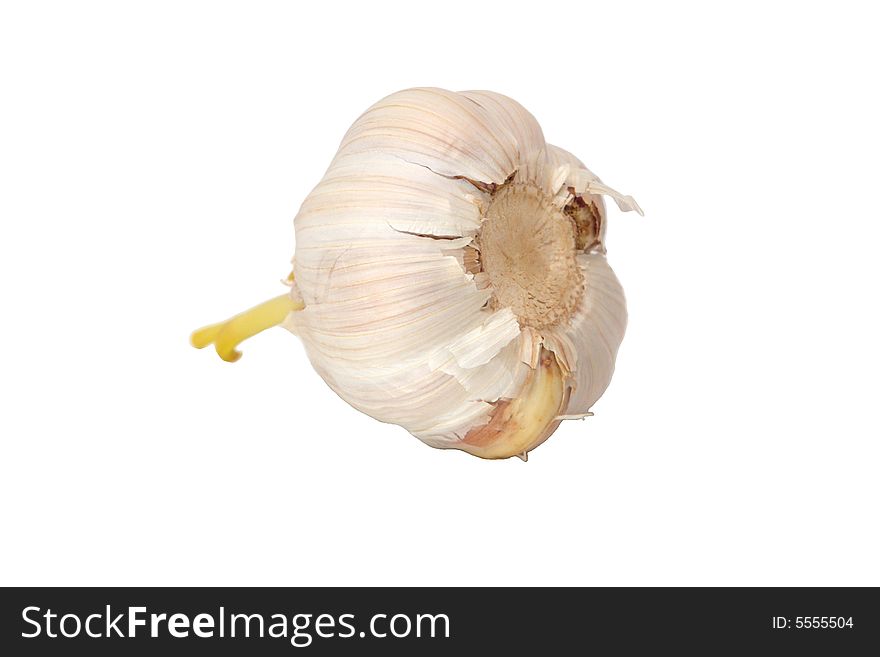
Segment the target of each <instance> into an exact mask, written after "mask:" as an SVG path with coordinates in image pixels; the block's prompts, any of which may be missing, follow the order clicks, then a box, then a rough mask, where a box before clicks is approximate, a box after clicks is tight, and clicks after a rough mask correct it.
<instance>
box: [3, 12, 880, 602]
mask: <svg viewBox="0 0 880 657" xmlns="http://www.w3.org/2000/svg"><path fill="white" fill-rule="evenodd" d="M715 5H716V3H694V4H693V5H683V4H678V3H672V4H670V3H665V2H664V3H644V4H630V3H617V2H615V3H610V2H605V3H598V4H596V3H586V2H577V3H575V2H571V3H562V2H556V3H554V2H533V3H522V4H516V3H514V2H511V1H509V0H508V1H506V2H497V3H489V2H484V3H476V2H465V3H456V2H449V1H444V2H442V3H415V2H408V3H401V4H387V3H384V4H383V3H376V2H369V3H357V4H356V5H354V4H352V5H342V4H339V3H333V2H327V3H305V2H283V3H271V2H259V3H245V2H241V3H221V2H150V3H146V2H144V3H115V2H106V3H97V2H82V3H55V4H52V3H42V2H34V3H16V4H13V3H8V4H4V5H3V9H2V10H0V85H2V86H0V93H2V103H0V115H2V117H0V118H2V120H0V212H2V215H0V216H2V242H0V275H2V286H3V287H2V309H3V312H4V319H3V320H2V329H0V331H2V339H3V353H2V362H0V387H2V390H0V392H2V415H0V430H2V455H0V468H2V478H0V494H2V500H0V505H2V510H0V521H2V528H3V529H2V533H3V537H2V541H0V551H2V559H0V583H2V584H94V585H97V584H116V585H137V584H140V585H153V584H155V585H158V584H179V585H198V584H202V585H207V584H211V585H221V584H228V585H239V584H249V585H276V584H277V585H281V584H284V585H306V584H312V585H338V584H389V585H390V584H407V585H429V584H444V585H445V584H472V585H489V584H502V585H508V584H509V585H516V584H527V585H532V584H546V585H556V584H563V585H564V584H591V585H592V584H595V585H636V584H643V585H659V584H671V585H685V584H693V585H708V584H726V585H745V584H752V585H758V584H760V585H784V584H788V585H808V584H816V585H831V584H836V585H862V584H873V585H880V565H878V564H880V560H878V558H877V555H878V554H880V531H878V509H877V506H878V499H880V484H878V465H880V462H878V461H880V447H878V438H880V421H878V408H877V396H878V391H880V384H878V371H880V358H878V355H880V354H878V336H880V321H878V311H877V308H878V301H877V297H878V294H877V285H878V281H880V271H878V270H880V266H878V258H877V253H878V248H880V216H878V211H877V205H876V204H877V185H878V173H880V171H878V152H880V139H878V128H877V117H878V115H880V104H878V100H877V62H878V61H880V52H878V46H877V38H876V34H875V26H876V19H875V18H872V17H871V16H869V15H868V14H867V13H865V12H863V11H860V10H858V9H855V7H858V6H859V4H857V3H852V5H850V4H849V3H841V2H836V3H828V4H827V5H819V4H812V3H791V4H786V3H758V4H756V5H754V6H749V5H748V3H746V4H744V3H729V5H728V6H727V7H726V8H719V7H718V6H715ZM862 6H867V5H862ZM425 85H432V86H440V87H445V88H449V89H474V88H477V89H492V90H495V91H499V92H502V93H505V94H507V95H509V96H511V97H513V98H515V99H517V100H519V101H520V102H521V103H522V104H523V105H525V106H526V107H527V108H528V109H529V110H530V111H532V113H534V114H535V116H536V117H537V118H538V120H539V121H540V123H541V124H542V126H543V128H544V132H545V134H546V136H547V140H548V141H549V142H551V143H555V144H558V145H560V146H562V147H564V148H566V149H569V150H571V151H572V152H573V153H575V154H576V155H578V156H579V157H580V158H581V159H583V160H584V161H585V162H586V164H587V165H588V166H589V167H590V168H592V169H593V170H594V171H596V172H597V173H598V174H599V175H600V176H602V178H603V179H604V180H605V181H607V182H608V183H609V184H611V185H613V186H616V187H617V188H619V189H621V191H623V192H625V193H631V194H633V195H634V196H635V197H636V198H637V199H638V201H639V202H640V203H641V205H642V206H643V207H644V209H645V211H646V216H645V218H640V217H638V216H635V215H633V214H627V215H623V214H621V213H619V212H617V211H616V209H615V210H613V211H612V212H611V216H610V229H609V235H608V249H609V259H610V262H611V264H612V265H613V266H614V268H615V270H616V272H617V274H618V276H619V277H620V279H621V280H622V282H623V285H624V288H625V289H626V291H627V297H628V302H629V309H630V323H629V330H628V334H627V337H626V339H625V340H624V343H623V346H622V348H621V351H620V357H619V361H618V368H617V373H616V374H615V378H614V380H613V381H612V384H611V387H610V389H609V390H608V392H607V394H606V395H605V396H604V397H603V398H602V399H601V400H600V401H599V403H598V404H597V405H596V406H595V407H594V411H595V412H596V415H595V417H593V418H590V419H588V420H586V421H584V422H568V423H565V424H564V426H562V427H561V428H560V429H559V430H558V431H557V433H556V434H555V435H554V436H553V438H551V439H550V441H549V442H547V443H546V444H545V445H543V446H542V447H540V448H539V449H538V450H537V451H535V452H533V453H532V455H531V459H530V460H529V462H528V463H527V464H526V463H522V462H521V461H519V460H517V459H512V460H508V461H499V462H487V461H482V460H479V459H476V458H473V457H471V456H468V455H466V454H464V453H461V452H454V451H438V450H434V449H431V448H429V447H426V446H425V445H423V444H421V443H420V442H419V441H418V440H416V439H415V438H412V437H411V436H409V434H407V433H406V431H404V430H403V429H401V428H399V427H395V426H390V425H384V424H381V423H378V422H376V421H375V420H373V419H371V418H369V417H367V416H364V415H361V414H359V413H358V412H356V411H355V410H353V409H352V408H350V407H349V406H347V405H346V404H345V403H344V402H342V401H341V400H340V399H338V398H337V397H336V396H335V395H334V394H333V393H332V392H331V391H330V390H329V389H328V388H327V387H326V386H325V385H324V383H323V382H322V381H321V379H320V378H319V377H318V376H317V375H316V374H315V373H314V372H313V370H312V369H311V368H310V366H309V363H308V361H307V360H306V357H305V355H304V352H303V349H302V347H301V345H300V344H299V343H298V341H297V340H296V339H295V338H294V337H293V336H291V335H290V334H288V333H287V332H286V331H284V330H281V329H274V330H272V331H268V332H267V333H264V334H263V335H261V336H260V337H259V338H257V339H254V340H253V341H251V342H249V343H246V344H245V346H244V352H245V356H244V358H243V359H242V360H241V361H240V362H239V363H237V364H235V365H229V364H227V363H224V362H221V361H220V360H219V359H218V358H217V357H216V356H215V355H214V354H213V353H211V352H209V351H208V350H205V351H202V352H199V351H195V350H193V349H192V348H191V347H189V345H188V342H187V339H188V335H189V333H190V331H191V330H192V329H193V328H195V327H197V326H200V325H202V324H205V323H207V322H210V321H216V320H219V319H222V318H224V317H226V316H228V315H230V314H232V313H234V312H237V311H239V310H241V309H243V308H246V307H248V306H250V305H252V304H253V303H254V302H257V301H260V300H262V299H264V298H268V297H270V296H273V295H275V294H279V293H280V292H281V291H283V289H284V288H282V287H281V286H280V284H279V283H278V280H279V279H280V278H282V277H284V276H285V275H286V274H287V273H288V263H289V260H290V257H291V255H292V253H293V248H294V244H293V231H292V218H293V216H294V214H295V213H296V211H297V209H298V207H299V204H300V202H301V201H302V199H303V198H304V197H305V196H306V194H307V193H308V192H309V190H310V189H311V188H312V187H313V186H314V185H315V184H316V183H317V182H318V180H319V179H320V177H321V175H322V174H323V172H324V169H325V168H326V166H327V164H328V163H329V161H330V158H331V157H332V155H333V153H334V152H335V149H336V146H337V144H338V142H339V140H340V138H341V137H342V135H343V133H344V132H345V130H346V129H347V127H348V126H349V125H350V124H351V122H352V121H353V120H354V119H355V118H356V117H357V116H358V115H359V114H360V113H361V112H362V111H363V110H364V109H365V108H366V107H368V106H369V105H370V104H371V103H373V102H374V101H376V100H378V99H379V98H381V97H382V96H384V95H386V94H388V93H390V92H393V91H396V90H398V89H401V88H406V87H409V86H425Z"/></svg>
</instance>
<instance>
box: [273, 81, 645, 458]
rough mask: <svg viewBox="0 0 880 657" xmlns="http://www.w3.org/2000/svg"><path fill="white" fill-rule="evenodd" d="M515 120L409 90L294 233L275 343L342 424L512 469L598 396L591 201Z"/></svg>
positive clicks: (529, 123)
mask: <svg viewBox="0 0 880 657" xmlns="http://www.w3.org/2000/svg"><path fill="white" fill-rule="evenodd" d="M603 194H604V195H609V196H611V197H612V198H614V200H615V201H616V202H617V203H618V205H619V206H620V208H621V209H623V210H630V209H632V210H637V211H639V212H640V210H639V208H638V206H637V205H636V204H635V201H633V200H632V198H631V197H627V196H623V195H621V194H618V193H617V192H615V191H614V190H612V189H611V188H608V187H606V186H605V185H604V184H602V183H601V181H599V179H598V178H597V177H596V176H595V175H594V174H592V173H591V172H590V171H589V170H588V169H586V167H584V165H583V164H582V163H581V162H580V161H579V160H578V159H577V158H575V157H574V156H573V155H571V154H570V153H567V152H566V151H564V150H562V149H560V148H557V147H554V146H550V145H548V144H546V143H545V142H544V137H543V134H542V132H541V128H540V126H539V125H538V123H537V122H536V121H535V119H534V117H532V116H531V114H529V113H528V112H527V111H526V110H525V109H524V108H523V107H522V106H520V105H519V104H518V103H516V102H514V101H513V100H511V99H509V98H507V97H505V96H502V95H500V94H496V93H492V92H487V91H470V92H461V93H454V92H450V91H445V90H442V89H431V88H420V89H409V90H405V91H401V92H398V93H396V94H392V95H391V96H388V97H387V98H385V99H383V100H381V101H379V102H378V103H376V104H375V105H374V106H373V107H371V108H370V109H368V110H367V111H366V112H365V113H364V114H363V115H362V116H361V117H360V118H359V119H358V120H357V121H356V122H355V123H354V125H352V127H351V128H350V129H349V131H348V132H347V134H346V135H345V137H344V138H343V140H342V144H341V145H340V148H339V151H338V152H337V154H336V156H335V157H334V159H333V161H332V162H331V164H330V167H329V169H328V170H327V172H326V174H325V176H324V178H323V180H321V182H320V183H319V184H318V185H317V187H316V188H315V189H314V190H313V192H312V193H311V194H310V195H309V196H308V198H306V200H305V201H304V203H303V205H302V208H301V209H300V212H299V214H298V215H297V217H296V219H295V222H294V226H295V230H296V254H295V258H294V275H295V281H292V282H291V285H292V289H291V297H292V298H293V299H295V300H296V302H297V304H299V303H301V304H302V305H304V308H303V309H302V310H296V311H293V312H290V313H289V314H288V315H287V317H286V319H285V320H284V326H285V327H287V328H288V329H290V330H291V331H292V332H294V333H295V334H296V335H298V336H299V337H300V338H301V339H302V341H303V343H304V345H305V347H306V350H307V352H308V355H309V358H310V360H311V362H312V364H313V365H314V367H315V369H316V370H317V371H318V373H319V374H320V375H321V376H322V377H323V378H324V380H325V381H326V382H327V383H328V384H329V385H330V387H331V388H332V389H333V390H334V391H335V392H336V393H337V394H338V395H339V396H340V397H342V398H343V399H344V400H346V401H347V402H348V403H350V404H351V405H352V406H354V407H355V408H357V409H359V410H361V411H363V412H364V413H367V414H369V415H371V416H373V417H375V418H376V419H379V420H381V421H384V422H390V423H394V424H398V425H400V426H402V427H404V428H406V429H407V430H409V431H410V432H411V433H412V434H414V435H415V436H416V437H418V438H420V439H421V440H423V441H424V442H426V443H428V444H429V445H432V446H435V447H442V448H458V449H463V450H465V451H468V452H470V453H473V454H476V455H477V456H482V457H486V458H505V457H509V456H524V455H525V454H527V453H528V451H529V450H530V449H533V448H534V447H535V446H536V445H538V444H540V443H541V442H542V441H543V440H545V439H546V438H547V437H548V436H549V435H550V434H551V433H552V432H553V431H554V430H555V428H556V426H557V425H558V424H559V422H560V419H561V417H562V416H565V417H570V416H583V415H585V414H587V413H588V411H589V409H590V408H591V407H592V405H593V404H594V403H595V402H596V400H597V399H598V398H599V397H600V396H601V395H602V393H603V392H604V391H605V389H606V387H607V386H608V383H609V381H610V379H611V375H612V372H613V370H614V360H615V357H616V354H617V350H618V347H619V346H620V343H621V340H622V339H623V334H624V331H625V328H626V304H625V300H624V296H623V290H622V289H621V287H620V283H619V282H618V280H617V278H616V277H615V275H614V273H613V271H612V270H611V268H610V267H609V266H608V263H607V260H606V258H605V229H606V220H605V218H606V211H605V206H604V204H603V201H602V197H601V195H603Z"/></svg>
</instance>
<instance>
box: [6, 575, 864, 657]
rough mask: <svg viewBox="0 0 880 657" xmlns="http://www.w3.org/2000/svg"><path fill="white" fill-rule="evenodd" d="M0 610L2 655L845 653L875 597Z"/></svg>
mask: <svg viewBox="0 0 880 657" xmlns="http://www.w3.org/2000/svg"><path fill="white" fill-rule="evenodd" d="M0 614H2V615H0V627H2V635H0V654H3V655H55V654H58V655H61V654H70V653H71V651H77V653H79V652H83V654H89V655H120V654H126V655H127V654H161V655H163V656H165V655H169V656H170V655H193V654H236V655H240V654H247V655H263V654H266V655H269V654H271V655H284V654H287V655H294V654H300V653H302V654H311V655H345V654H353V655H354V654H364V653H366V654H372V653H378V654H384V655H447V654H459V651H462V650H466V651H467V650H476V649H480V650H491V651H493V653H497V652H499V651H505V652H507V651H509V652H510V653H512V654H525V653H532V654H540V655H544V654H551V655H552V654H562V653H563V652H565V654H574V653H575V652H580V651H590V650H594V649H595V650H603V651H608V650H612V651H614V652H615V653H618V652H619V653H620V654H646V653H645V649H646V647H649V648H650V647H651V646H653V647H654V649H651V650H649V651H648V652H649V653H652V652H661V651H662V652H664V653H665V652H667V651H670V650H671V651H672V652H673V654H681V653H683V652H687V653H694V654H697V653H699V654H713V653H715V652H716V651H717V650H719V649H725V650H730V649H738V650H742V651H748V654H755V653H763V651H771V650H772V651H773V652H774V653H775V654H788V653H789V652H792V653H793V652H797V653H798V654H806V653H809V654H814V653H815V654H835V655H837V654H840V655H847V654H857V653H858V654H865V652H864V651H865V650H876V649H877V648H878V646H880V598H878V594H877V589H870V588H858V589H851V588H850V589H845V588H793V589H779V588H763V589H762V588H758V589H756V588H736V589H718V588H696V589H694V588H690V589H688V588H674V589H660V588H650V589H640V588H627V589H581V588H567V589H551V588H531V589H528V588H507V589H498V588H493V589H487V588H474V589H462V588H441V589H433V588H432V589H425V588H269V589H266V588H263V589H258V588H199V589H189V588H21V589H16V588H11V589H10V588H7V589H3V590H2V607H0ZM466 654H469V653H466ZM744 654H745V653H744Z"/></svg>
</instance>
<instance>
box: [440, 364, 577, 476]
mask: <svg viewBox="0 0 880 657" xmlns="http://www.w3.org/2000/svg"><path fill="white" fill-rule="evenodd" d="M567 396H568V387H567V385H566V377H565V376H564V375H563V373H562V371H561V369H560V367H559V364H558V363H557V361H556V358H555V357H554V356H553V354H551V353H550V352H548V351H546V350H543V351H542V353H541V355H540V356H539V361H538V367H537V368H536V369H534V370H531V371H530V373H529V375H528V377H527V379H526V381H525V382H524V385H523V387H522V388H521V390H519V392H518V394H517V395H516V397H514V398H512V399H509V400H501V401H498V402H497V403H496V404H495V409H494V411H493V413H492V416H491V419H490V420H489V422H488V423H487V424H485V425H483V426H480V427H476V428H474V429H472V430H471V431H470V432H469V433H468V434H467V435H466V436H465V438H464V440H463V441H462V443H461V444H459V445H455V446H454V447H457V448H458V449H462V450H464V451H466V452H469V453H471V454H473V455H474V456H479V457H481V458H485V459H504V458H509V457H511V456H519V457H521V458H523V460H525V459H526V455H527V454H528V452H529V451H531V450H533V449H534V448H535V447H537V446H538V445H540V444H541V443H542V442H544V441H545V440H546V439H547V438H548V437H549V436H550V434H552V433H553V431H555V430H556V427H557V426H559V423H560V422H561V418H560V417H559V415H560V413H562V409H563V408H564V407H565V404H566V402H567Z"/></svg>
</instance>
